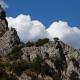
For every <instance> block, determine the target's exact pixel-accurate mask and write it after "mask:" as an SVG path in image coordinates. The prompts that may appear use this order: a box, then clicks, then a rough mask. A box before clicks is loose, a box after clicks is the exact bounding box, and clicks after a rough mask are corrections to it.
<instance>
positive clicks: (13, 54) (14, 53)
mask: <svg viewBox="0 0 80 80" xmlns="http://www.w3.org/2000/svg"><path fill="white" fill-rule="evenodd" d="M22 54H23V53H22V51H21V47H14V48H13V50H12V52H11V53H9V54H8V55H7V57H8V58H9V59H10V60H16V59H20V58H21V55H22Z"/></svg>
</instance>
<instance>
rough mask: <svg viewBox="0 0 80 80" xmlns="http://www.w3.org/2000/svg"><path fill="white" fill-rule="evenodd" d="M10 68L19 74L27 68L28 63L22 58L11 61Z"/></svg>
mask: <svg viewBox="0 0 80 80" xmlns="http://www.w3.org/2000/svg"><path fill="white" fill-rule="evenodd" d="M10 68H11V70H12V71H13V72H14V73H16V74H17V75H18V76H19V75H21V73H22V72H23V71H24V70H26V69H28V68H29V63H28V62H26V61H24V60H21V61H19V62H13V64H11V66H10Z"/></svg>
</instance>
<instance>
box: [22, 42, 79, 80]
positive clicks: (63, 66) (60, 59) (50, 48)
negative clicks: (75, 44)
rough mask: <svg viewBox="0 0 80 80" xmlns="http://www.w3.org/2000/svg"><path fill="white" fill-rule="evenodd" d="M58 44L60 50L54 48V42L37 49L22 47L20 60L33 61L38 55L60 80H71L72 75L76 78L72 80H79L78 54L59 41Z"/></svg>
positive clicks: (34, 47)
mask: <svg viewBox="0 0 80 80" xmlns="http://www.w3.org/2000/svg"><path fill="white" fill-rule="evenodd" d="M59 43H60V45H61V47H62V48H58V47H56V42H53V41H52V42H51V41H49V42H48V43H46V44H44V45H42V46H39V47H36V46H31V47H24V48H22V51H23V55H22V59H24V60H29V58H30V61H33V60H34V59H35V58H36V57H37V55H40V56H41V57H42V58H43V60H44V61H45V63H46V64H48V65H49V67H51V68H53V70H54V71H55V74H56V73H57V74H59V76H60V78H61V80H72V79H70V78H72V77H73V76H74V74H76V75H77V76H76V75H75V77H76V78H75V79H73V80H80V52H79V51H78V50H76V49H73V48H72V47H70V46H68V45H66V44H64V43H63V42H61V41H59ZM61 49H62V50H61ZM27 55H30V57H28V56H27ZM45 68H46V67H45ZM52 75H54V74H52ZM71 75H72V76H71ZM59 80H60V79H59Z"/></svg>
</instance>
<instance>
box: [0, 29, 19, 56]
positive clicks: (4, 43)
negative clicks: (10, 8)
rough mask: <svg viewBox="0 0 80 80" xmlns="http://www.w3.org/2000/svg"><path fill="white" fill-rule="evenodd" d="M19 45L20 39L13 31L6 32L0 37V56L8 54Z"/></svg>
mask: <svg viewBox="0 0 80 80" xmlns="http://www.w3.org/2000/svg"><path fill="white" fill-rule="evenodd" d="M19 43H20V39H19V37H18V35H17V32H16V30H15V29H12V30H7V31H6V32H5V33H4V35H3V36H2V37H0V55H4V56H5V55H6V54H8V53H10V52H11V51H12V49H13V47H14V46H15V45H17V44H19Z"/></svg>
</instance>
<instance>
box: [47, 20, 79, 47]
mask: <svg viewBox="0 0 80 80" xmlns="http://www.w3.org/2000/svg"><path fill="white" fill-rule="evenodd" d="M47 31H48V33H49V34H50V36H51V39H52V38H53V37H59V39H61V40H62V41H63V42H65V43H67V44H68V45H70V46H72V47H74V48H80V29H79V28H77V27H71V26H69V25H68V23H67V22H64V21H59V22H53V23H52V24H51V26H50V27H49V28H48V29H47Z"/></svg>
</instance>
